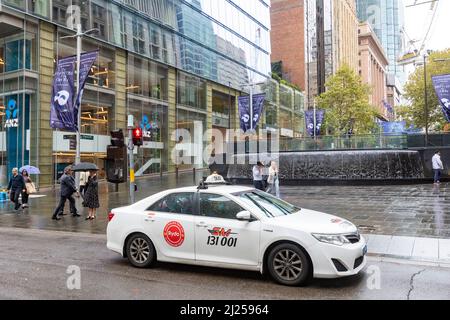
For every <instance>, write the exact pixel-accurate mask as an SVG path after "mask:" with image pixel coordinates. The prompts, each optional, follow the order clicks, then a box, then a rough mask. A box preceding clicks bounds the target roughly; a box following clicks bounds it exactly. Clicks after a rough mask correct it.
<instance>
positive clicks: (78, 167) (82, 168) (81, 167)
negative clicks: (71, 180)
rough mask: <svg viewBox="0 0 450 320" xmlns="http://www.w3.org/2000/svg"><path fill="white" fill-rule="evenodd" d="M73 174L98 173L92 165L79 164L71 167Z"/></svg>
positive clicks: (88, 163) (87, 163) (96, 168)
mask: <svg viewBox="0 0 450 320" xmlns="http://www.w3.org/2000/svg"><path fill="white" fill-rule="evenodd" d="M72 170H73V171H75V172H86V171H98V170H99V169H98V167H97V166H96V165H95V164H94V163H90V162H81V163H79V164H77V165H75V166H73V167H72Z"/></svg>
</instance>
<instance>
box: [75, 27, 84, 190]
mask: <svg viewBox="0 0 450 320" xmlns="http://www.w3.org/2000/svg"><path fill="white" fill-rule="evenodd" d="M82 35H83V33H82V30H81V24H78V25H77V80H76V86H77V95H76V97H78V96H79V95H80V64H81V37H82ZM77 100H78V99H76V100H75V108H77V105H76V103H77V102H78V101H77ZM77 126H78V130H77V154H76V157H75V164H76V165H77V164H79V163H80V162H81V99H80V106H79V107H78V113H77ZM75 185H76V187H77V188H79V187H80V174H79V173H78V172H77V173H76V174H75Z"/></svg>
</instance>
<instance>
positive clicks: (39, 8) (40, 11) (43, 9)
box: [28, 0, 50, 18]
mask: <svg viewBox="0 0 450 320" xmlns="http://www.w3.org/2000/svg"><path fill="white" fill-rule="evenodd" d="M28 11H29V12H31V13H34V14H36V15H38V16H42V17H46V18H48V17H49V14H50V1H48V0H28Z"/></svg>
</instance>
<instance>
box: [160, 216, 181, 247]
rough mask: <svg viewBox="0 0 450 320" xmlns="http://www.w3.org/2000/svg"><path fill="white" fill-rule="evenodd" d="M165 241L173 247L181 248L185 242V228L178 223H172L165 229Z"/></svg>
mask: <svg viewBox="0 0 450 320" xmlns="http://www.w3.org/2000/svg"><path fill="white" fill-rule="evenodd" d="M164 239H166V242H167V243H168V244H169V245H171V246H172V247H179V246H181V245H182V244H183V242H184V229H183V226H182V225H181V224H180V223H178V222H176V221H171V222H169V223H168V224H166V226H165V227H164Z"/></svg>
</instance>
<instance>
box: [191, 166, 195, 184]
mask: <svg viewBox="0 0 450 320" xmlns="http://www.w3.org/2000/svg"><path fill="white" fill-rule="evenodd" d="M192 172H193V174H194V175H193V180H194V184H195V168H192Z"/></svg>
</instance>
